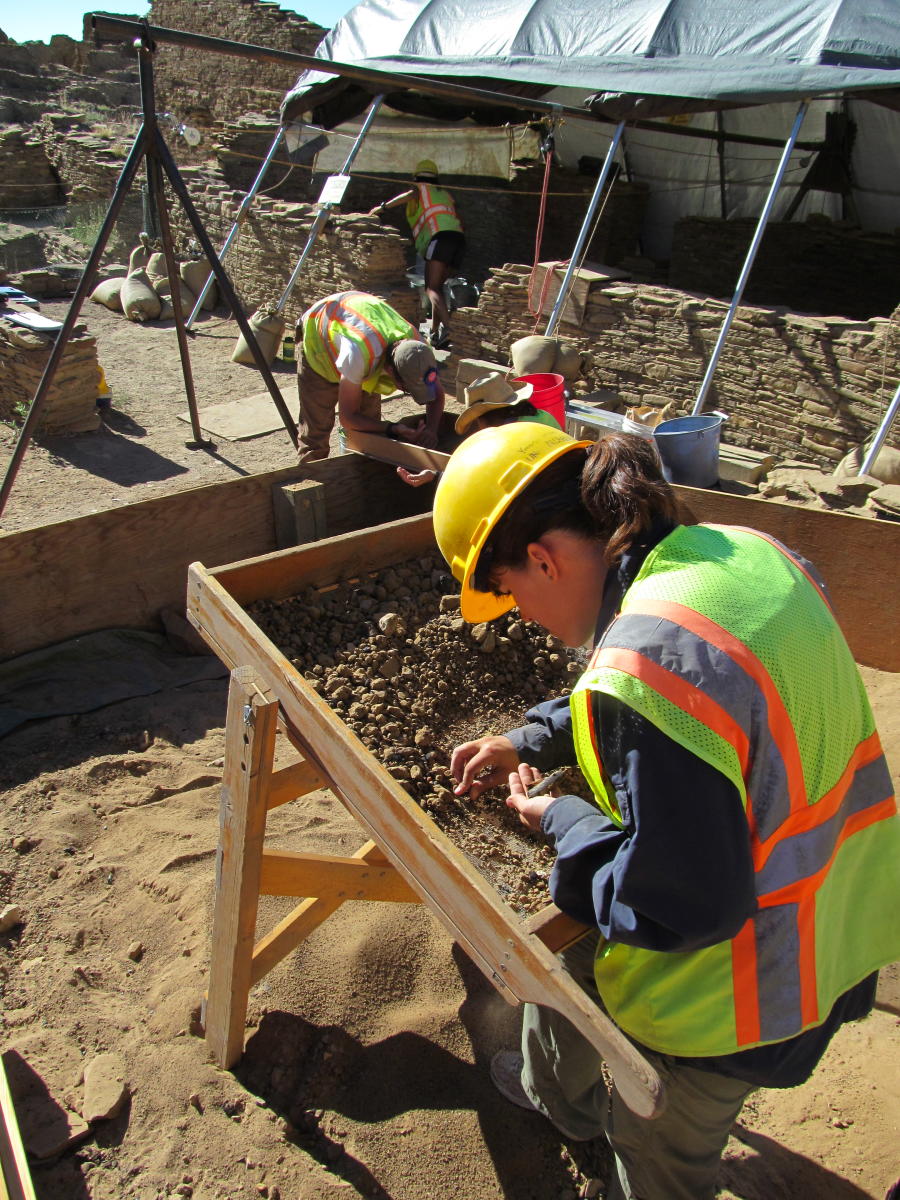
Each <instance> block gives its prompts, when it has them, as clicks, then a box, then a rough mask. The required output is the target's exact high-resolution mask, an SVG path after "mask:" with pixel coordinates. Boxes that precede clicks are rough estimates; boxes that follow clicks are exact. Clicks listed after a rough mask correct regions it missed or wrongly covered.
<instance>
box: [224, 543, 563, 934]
mask: <svg viewBox="0 0 900 1200" xmlns="http://www.w3.org/2000/svg"><path fill="white" fill-rule="evenodd" d="M455 593H456V584H455V582H454V581H453V579H452V577H451V576H450V575H449V574H448V572H447V570H446V568H445V567H444V566H443V564H442V563H438V562H437V561H436V560H435V559H432V558H427V557H426V558H421V559H416V560H415V561H411V562H407V563H402V564H400V565H398V566H396V567H389V568H387V569H386V570H383V571H379V572H377V573H373V574H371V575H369V576H367V577H366V578H362V579H357V580H354V581H352V582H349V583H342V584H339V585H338V586H336V587H334V588H332V589H329V590H325V591H319V590H316V589H312V588H311V589H308V590H307V591H305V592H303V593H301V594H300V595H297V596H291V597H289V598H288V599H286V600H278V601H260V602H258V603H257V604H254V605H252V606H250V607H249V608H248V612H249V613H250V615H251V616H252V617H253V619H254V621H255V622H256V623H257V624H258V625H259V627H260V628H261V629H262V630H263V632H264V633H265V634H266V635H267V636H268V637H269V638H271V640H272V641H273V642H274V643H275V644H276V645H277V646H278V647H279V648H280V649H281V650H282V651H283V652H284V653H285V654H286V655H287V656H288V657H289V658H290V659H291V661H292V663H293V664H294V666H295V667H297V669H298V670H300V671H301V672H302V673H303V674H304V676H305V677H306V679H307V681H308V682H309V683H310V684H311V685H312V686H313V687H314V688H315V689H316V690H317V691H318V692H319V693H320V695H321V696H322V697H323V699H325V700H326V701H327V702H328V704H329V705H330V707H331V708H333V709H334V711H335V712H336V713H337V714H338V716H340V717H341V719H342V720H343V721H344V722H345V723H346V724H347V725H348V726H349V728H350V729H352V730H353V732H354V733H356V734H357V735H358V736H359V738H360V739H361V741H362V742H363V743H364V745H365V746H366V747H367V748H368V749H369V750H370V751H371V752H372V753H373V754H374V755H375V756H376V757H377V758H378V759H379V761H380V762H381V763H383V764H384V766H385V767H386V768H387V770H388V771H389V772H390V773H391V775H393V777H394V778H395V779H396V780H397V781H398V782H399V783H400V784H401V785H402V786H403V787H404V788H405V790H406V791H407V792H408V793H409V795H410V796H412V797H413V799H414V800H416V801H417V802H418V803H419V804H420V805H421V806H422V808H423V809H424V810H425V811H426V812H428V813H429V814H430V815H431V816H432V817H433V818H434V820H435V821H436V822H437V823H438V825H439V826H440V827H441V828H442V829H443V830H444V832H445V833H446V834H447V836H448V837H450V838H451V840H452V841H453V842H454V844H455V845H456V846H458V847H459V849H461V850H462V851H463V853H464V854H465V855H466V857H467V858H468V859H469V861H470V862H471V863H472V864H473V865H474V866H475V867H476V868H477V869H478V870H479V871H480V873H481V874H482V875H483V876H484V877H485V878H486V879H489V880H490V882H491V883H492V884H493V885H494V887H495V888H496V889H497V891H498V892H499V893H500V895H501V896H502V897H503V898H504V899H505V900H506V901H507V903H509V904H510V905H511V906H512V907H513V908H514V909H516V910H517V911H519V912H533V911H535V910H536V909H539V908H541V907H543V905H544V904H546V903H547V877H548V875H549V872H550V867H551V865H552V861H553V853H552V850H551V848H550V846H549V844H548V843H547V841H546V839H545V838H544V837H543V836H542V835H540V834H533V833H531V832H530V831H529V830H527V829H525V828H524V826H523V825H522V824H521V822H520V821H519V819H518V817H517V815H516V814H515V813H513V812H511V811H510V810H509V809H507V808H506V806H505V804H504V803H503V795H504V793H501V792H500V790H499V789H494V790H493V791H490V792H486V793H484V794H483V795H482V796H480V797H479V798H478V799H477V800H474V801H473V800H471V799H469V798H468V797H466V796H461V797H457V796H455V795H454V794H453V786H454V781H453V779H452V777H451V775H450V771H449V763H450V755H451V753H452V751H453V748H454V747H455V746H458V745H460V744H461V743H462V742H467V741H471V740H473V739H474V738H478V737H481V736H482V735H483V734H486V733H503V732H504V731H505V730H507V729H512V728H514V727H515V726H517V725H520V724H522V720H523V717H524V714H525V711H526V710H527V709H528V707H529V706H530V705H532V704H534V703H536V702H538V701H540V700H546V699H548V698H550V697H552V696H557V695H560V694H561V693H563V692H565V691H567V690H568V689H569V688H570V687H571V685H572V683H573V682H574V679H575V678H577V676H578V675H579V674H580V672H581V670H582V666H583V664H582V663H581V662H580V661H579V659H578V656H577V653H573V652H572V651H570V650H567V649H566V648H565V647H564V646H563V645H562V643H561V642H559V641H558V640H557V639H556V638H553V637H550V636H548V635H547V634H546V633H545V632H544V631H543V630H542V629H540V628H539V627H538V626H536V625H532V624H530V623H528V622H525V621H521V620H519V619H517V618H516V617H515V615H512V614H507V615H506V616H504V617H501V618H500V619H499V620H497V621H492V622H491V623H490V624H489V625H488V624H481V625H469V624H468V623H467V622H466V621H464V620H463V618H462V617H461V616H460V612H459V596H458V595H457V594H455ZM563 786H564V787H565V788H568V789H571V790H573V791H576V792H578V791H579V790H581V789H582V788H583V787H584V786H585V785H584V783H583V781H582V780H581V777H580V773H579V772H578V771H577V768H573V770H572V771H571V774H570V775H569V776H567V777H566V778H565V779H564V780H563ZM582 794H584V793H583V792H582Z"/></svg>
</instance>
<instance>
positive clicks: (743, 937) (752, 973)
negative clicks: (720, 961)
mask: <svg viewBox="0 0 900 1200" xmlns="http://www.w3.org/2000/svg"><path fill="white" fill-rule="evenodd" d="M731 981H732V991H733V992H734V1025H735V1034H736V1036H737V1044H738V1045H739V1046H751V1045H753V1044H754V1043H755V1042H758V1041H759V1036H760V1020H759V987H758V985H757V978H756V926H755V925H754V923H753V918H752V917H750V919H749V920H747V921H745V922H744V924H743V926H742V927H741V929H740V930H739V931H738V933H737V934H736V936H735V937H734V938H732V941H731Z"/></svg>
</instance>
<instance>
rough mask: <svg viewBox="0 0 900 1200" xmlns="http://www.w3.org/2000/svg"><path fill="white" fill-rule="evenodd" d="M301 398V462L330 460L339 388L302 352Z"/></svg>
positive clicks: (299, 375) (299, 373) (300, 367)
mask: <svg viewBox="0 0 900 1200" xmlns="http://www.w3.org/2000/svg"><path fill="white" fill-rule="evenodd" d="M297 394H298V396H299V399H300V445H299V446H298V452H299V455H300V461H301V462H303V461H309V460H311V459H316V458H327V457H328V443H329V438H330V437H331V431H332V429H333V428H334V417H335V412H336V411H337V405H338V385H337V384H336V383H330V382H329V381H328V380H327V379H323V378H322V376H321V375H319V374H318V373H317V372H316V371H314V370H313V369H312V367H311V366H310V365H309V363H308V362H307V361H306V358H305V357H304V355H303V354H302V353H301V355H300V363H299V366H298V369H297Z"/></svg>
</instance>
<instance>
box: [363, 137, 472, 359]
mask: <svg viewBox="0 0 900 1200" xmlns="http://www.w3.org/2000/svg"><path fill="white" fill-rule="evenodd" d="M413 181H414V185H415V186H414V187H411V188H408V189H407V190H406V191H405V192H401V193H400V195H399V196H394V197H393V199H391V200H385V202H384V203H383V204H378V205H376V206H375V208H373V209H372V210H371V212H370V214H369V215H370V216H373V217H374V216H378V217H380V216H382V215H383V214H384V213H385V212H386V211H387V209H389V208H396V207H398V206H399V205H401V204H405V205H406V220H407V221H408V222H409V227H410V230H411V231H412V237H413V241H414V242H415V246H416V253H417V254H419V255H421V257H422V259H423V260H424V263H425V291H426V293H427V295H428V299H429V301H430V302H431V332H430V334H429V341H430V342H431V345H432V346H434V347H435V348H437V349H440V348H443V347H445V346H447V345H449V343H450V310H449V309H448V308H447V302H446V300H445V298H444V281H445V280H446V279H447V277H448V275H449V274H450V271H451V269H452V270H454V271H458V270H459V268H460V267H461V266H462V260H463V255H464V254H465V252H466V239H465V235H464V234H463V225H462V221H461V220H460V219H459V214H458V213H457V211H456V205H455V203H454V201H453V197H452V196H451V195H450V193H449V192H448V191H447V190H446V188H442V187H440V186H439V183H438V169H437V166H436V164H435V163H433V162H432V161H431V159H430V158H425V159H423V160H422V161H421V162H420V163H418V165H417V166H416V170H415V174H414V175H413Z"/></svg>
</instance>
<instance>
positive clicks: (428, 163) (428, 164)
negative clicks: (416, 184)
mask: <svg viewBox="0 0 900 1200" xmlns="http://www.w3.org/2000/svg"><path fill="white" fill-rule="evenodd" d="M413 174H414V176H415V178H416V179H418V177H419V176H420V175H428V176H430V177H431V178H432V179H437V177H438V169H437V163H436V162H432V160H431V159H430V158H423V159H422V161H421V162H417V163H416V169H415V171H414V172H413Z"/></svg>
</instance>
